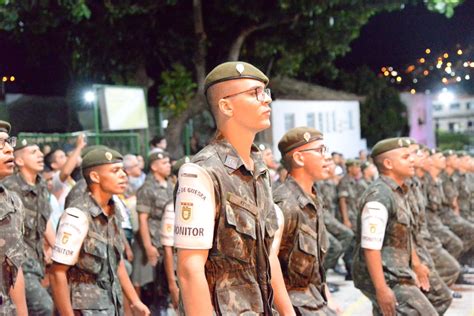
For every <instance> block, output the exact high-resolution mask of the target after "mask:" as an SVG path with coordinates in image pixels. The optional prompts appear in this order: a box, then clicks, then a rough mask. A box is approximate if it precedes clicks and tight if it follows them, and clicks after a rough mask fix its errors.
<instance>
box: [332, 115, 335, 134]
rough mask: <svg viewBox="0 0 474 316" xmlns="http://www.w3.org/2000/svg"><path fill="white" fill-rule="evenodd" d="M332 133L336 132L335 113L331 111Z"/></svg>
mask: <svg viewBox="0 0 474 316" xmlns="http://www.w3.org/2000/svg"><path fill="white" fill-rule="evenodd" d="M332 131H333V132H335V131H336V111H332Z"/></svg>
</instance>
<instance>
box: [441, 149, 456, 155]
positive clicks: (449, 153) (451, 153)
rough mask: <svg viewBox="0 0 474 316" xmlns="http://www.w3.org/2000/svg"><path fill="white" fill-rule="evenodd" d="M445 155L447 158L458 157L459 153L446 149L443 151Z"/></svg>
mask: <svg viewBox="0 0 474 316" xmlns="http://www.w3.org/2000/svg"><path fill="white" fill-rule="evenodd" d="M443 155H444V156H445V157H449V156H453V155H457V152H456V151H454V150H452V149H446V150H444V151H443Z"/></svg>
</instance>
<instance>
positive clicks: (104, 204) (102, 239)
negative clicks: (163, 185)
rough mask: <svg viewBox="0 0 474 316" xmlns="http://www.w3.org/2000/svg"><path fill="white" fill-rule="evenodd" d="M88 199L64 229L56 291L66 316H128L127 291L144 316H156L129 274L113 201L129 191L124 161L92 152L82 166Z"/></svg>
mask: <svg viewBox="0 0 474 316" xmlns="http://www.w3.org/2000/svg"><path fill="white" fill-rule="evenodd" d="M82 168H83V170H82V172H83V175H84V178H85V180H86V182H87V183H88V192H87V193H88V194H84V195H82V197H80V198H78V199H76V200H74V201H73V202H72V203H71V205H70V207H69V208H67V209H66V210H65V211H64V213H63V215H62V216H61V220H60V223H59V227H58V231H57V235H56V243H55V246H54V250H53V256H52V259H53V265H52V268H51V277H50V281H51V288H52V292H53V296H54V301H55V303H56V306H57V308H58V311H59V313H60V314H61V315H72V314H73V313H75V314H79V315H123V306H122V305H123V304H122V291H123V293H124V294H125V296H126V297H127V298H128V300H129V301H130V302H131V303H132V309H134V310H135V312H137V314H140V315H150V312H149V310H148V308H147V307H146V306H145V305H143V303H142V302H141V301H140V299H139V298H138V295H137V294H136V292H135V290H134V288H133V285H132V283H131V281H130V279H129V277H128V274H127V271H126V269H125V264H124V259H123V257H122V253H123V250H124V244H123V240H124V236H123V231H122V228H121V224H120V223H121V221H122V218H121V215H120V210H119V208H118V206H116V204H115V202H114V200H113V199H112V197H113V195H114V194H120V193H123V192H124V191H125V189H126V187H127V176H126V174H125V172H124V170H123V164H122V156H121V155H120V153H118V152H116V151H114V150H111V149H96V150H93V151H91V152H89V153H88V154H87V155H86V156H85V157H84V160H83V162H82Z"/></svg>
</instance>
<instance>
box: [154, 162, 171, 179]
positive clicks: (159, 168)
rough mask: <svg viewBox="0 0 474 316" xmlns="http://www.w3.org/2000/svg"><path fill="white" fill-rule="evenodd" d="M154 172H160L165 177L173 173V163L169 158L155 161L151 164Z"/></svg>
mask: <svg viewBox="0 0 474 316" xmlns="http://www.w3.org/2000/svg"><path fill="white" fill-rule="evenodd" d="M151 168H152V170H153V172H156V173H158V174H159V175H160V176H162V177H163V178H166V177H168V176H169V175H170V174H171V163H170V159H169V158H163V159H158V160H155V161H153V164H152V166H151Z"/></svg>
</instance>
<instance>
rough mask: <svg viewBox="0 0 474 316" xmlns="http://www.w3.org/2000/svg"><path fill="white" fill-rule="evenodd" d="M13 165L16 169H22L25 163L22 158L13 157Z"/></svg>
mask: <svg viewBox="0 0 474 316" xmlns="http://www.w3.org/2000/svg"><path fill="white" fill-rule="evenodd" d="M14 161H15V165H17V167H23V166H24V165H25V162H24V161H23V158H21V157H15V160H14Z"/></svg>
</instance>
